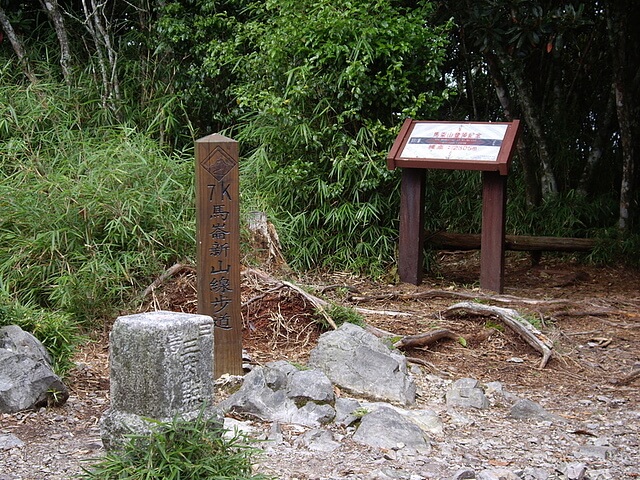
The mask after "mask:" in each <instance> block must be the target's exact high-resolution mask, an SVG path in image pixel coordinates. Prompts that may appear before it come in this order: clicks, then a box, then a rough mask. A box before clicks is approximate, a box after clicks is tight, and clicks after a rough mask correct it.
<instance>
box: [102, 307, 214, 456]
mask: <svg viewBox="0 0 640 480" xmlns="http://www.w3.org/2000/svg"><path fill="white" fill-rule="evenodd" d="M109 341H110V347H111V352H110V369H111V372H110V373H111V387H110V388H111V408H110V409H109V410H107V411H106V412H105V414H104V415H103V417H102V422H101V430H102V441H103V443H104V445H105V447H106V448H107V449H111V448H114V447H116V448H117V446H118V445H119V444H120V443H121V441H122V440H123V437H122V436H123V435H124V434H127V433H131V432H133V433H136V434H141V435H143V434H147V433H149V432H150V431H151V422H149V421H148V420H147V418H152V419H156V420H161V421H170V420H172V419H173V418H174V417H176V416H178V417H181V418H183V419H186V420H190V419H193V418H196V417H197V415H198V414H200V412H201V411H203V409H204V415H205V418H206V419H214V420H215V419H217V416H218V413H217V410H216V409H214V408H213V407H211V403H212V401H213V390H212V388H213V382H212V372H213V320H212V319H211V317H208V316H205V315H194V314H186V313H174V312H163V311H160V312H151V313H142V314H136V315H127V316H123V317H119V318H118V319H117V320H116V322H115V324H114V325H113V329H112V330H111V334H110V337H109Z"/></svg>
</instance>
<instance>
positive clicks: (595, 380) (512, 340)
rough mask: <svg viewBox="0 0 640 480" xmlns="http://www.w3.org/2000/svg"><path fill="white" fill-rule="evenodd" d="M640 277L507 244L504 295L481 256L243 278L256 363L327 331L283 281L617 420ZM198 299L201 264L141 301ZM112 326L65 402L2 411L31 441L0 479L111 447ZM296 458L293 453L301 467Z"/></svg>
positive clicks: (485, 371)
mask: <svg viewBox="0 0 640 480" xmlns="http://www.w3.org/2000/svg"><path fill="white" fill-rule="evenodd" d="M256 271H257V272H258V273H256ZM639 273H640V272H638V271H636V270H630V269H625V268H615V267H595V266H589V265H584V264H581V263H580V262H578V261H575V259H573V258H571V257H568V256H564V257H558V256H544V257H543V258H542V261H541V262H540V264H538V265H536V266H532V264H531V260H530V258H529V257H528V256H527V255H524V254H508V255H507V261H506V275H505V291H504V293H503V294H502V295H498V294H496V293H494V292H483V291H481V290H480V289H479V288H478V283H479V282H478V279H479V275H480V268H479V254H478V253H477V252H453V253H441V254H439V255H438V257H437V258H436V261H435V268H434V271H433V272H430V273H427V274H426V276H425V278H424V281H423V283H422V284H421V285H419V286H413V285H407V284H399V283H397V282H393V281H392V282H373V281H370V280H368V279H366V278H361V277H358V276H354V275H351V274H347V273H343V274H341V273H333V274H331V275H316V276H308V277H305V278H299V277H298V278H296V277H294V276H292V275H290V274H289V273H286V272H285V271H284V270H283V269H276V268H269V267H268V266H265V265H264V264H263V265H262V267H261V270H257V269H255V268H254V269H246V270H245V271H244V273H243V275H242V302H243V307H242V317H243V318H242V321H243V332H242V333H243V347H244V349H245V350H246V351H247V353H248V354H249V355H250V356H251V358H252V359H253V362H254V363H256V364H263V363H266V362H268V361H271V360H277V359H286V360H289V361H292V362H298V363H304V362H305V361H306V359H307V357H308V355H309V352H310V350H311V349H312V348H313V347H314V346H315V345H316V340H317V338H318V336H319V335H320V334H321V333H322V332H323V331H325V330H326V328H327V327H323V326H322V325H321V323H320V322H318V319H319V315H318V313H317V311H316V310H315V309H314V307H313V305H312V304H311V303H310V301H309V299H308V298H305V297H303V296H302V295H301V294H300V293H298V292H296V291H294V290H292V289H291V288H289V287H288V286H287V285H285V284H283V283H281V282H279V280H287V281H289V282H292V283H294V284H295V285H298V286H300V287H303V289H304V291H305V292H308V293H309V294H312V295H314V296H316V297H319V298H321V299H323V300H326V301H330V302H333V303H335V304H337V305H341V306H346V307H353V308H358V309H366V310H365V311H364V313H362V320H363V321H364V322H365V323H366V324H367V325H369V326H372V327H377V328H378V329H382V330H385V331H387V332H391V333H393V335H394V336H397V337H398V338H399V337H402V336H405V335H414V334H421V333H427V332H430V331H433V330H436V329H448V330H450V331H452V332H454V333H455V337H463V338H464V341H456V340H455V339H454V340H450V339H443V340H440V341H437V342H435V343H433V344H429V345H427V346H424V347H420V348H413V349H408V350H406V351H405V354H406V355H407V356H408V357H411V358H412V361H413V362H417V363H419V364H421V365H422V366H423V367H425V368H427V370H429V371H431V373H434V374H435V375H437V376H439V377H441V378H445V379H451V380H456V379H458V378H463V377H472V378H475V379H477V380H480V381H481V382H494V381H500V382H502V383H503V384H504V385H505V387H506V389H507V390H508V391H510V392H513V393H515V394H517V395H520V394H522V396H523V398H529V399H532V400H536V399H545V403H544V405H545V408H548V409H549V410H551V411H554V412H563V414H564V416H565V418H568V419H570V418H573V417H572V416H575V418H576V419H579V417H580V416H581V415H583V414H582V413H580V412H579V411H571V409H570V408H569V410H570V411H569V412H566V410H567V405H568V404H569V400H570V399H575V398H594V399H597V401H598V402H607V403H606V404H607V405H608V407H607V408H609V406H611V408H612V409H613V410H611V412H610V413H611V415H613V416H612V417H611V418H609V420H607V421H611V422H614V421H615V418H616V417H615V415H616V411H617V410H615V409H616V408H618V405H621V406H620V407H619V408H624V409H629V411H633V410H637V409H638V406H639V403H640V395H638V390H639V388H640V343H639V342H638V340H639V339H640V275H639ZM265 274H266V280H265ZM307 297H308V295H307ZM460 301H478V302H481V303H482V304H484V305H491V306H497V307H504V308H510V309H514V310H515V311H516V312H517V313H518V314H520V315H521V316H523V317H525V318H527V319H529V320H531V322H533V323H535V324H536V326H538V327H539V329H540V330H541V331H542V333H543V334H545V335H546V336H547V337H548V338H549V339H550V340H551V341H552V342H553V350H554V352H555V353H554V357H553V358H552V359H551V360H550V361H549V363H548V364H547V365H546V366H545V367H544V368H542V369H541V368H539V366H540V359H541V355H540V354H539V353H538V352H537V351H535V350H534V349H533V348H532V347H531V346H529V345H528V344H527V343H525V342H524V341H523V339H522V338H520V336H519V335H517V334H515V333H514V332H513V331H511V330H510V329H509V328H505V326H504V325H503V324H502V323H501V321H500V320H499V319H498V318H497V317H494V316H478V315H470V314H466V315H465V314H461V313H456V314H453V315H446V314H445V313H446V310H447V309H448V308H449V307H451V306H452V305H454V304H456V303H458V302H460ZM196 308H197V305H196V285H195V272H194V269H193V268H191V267H186V268H183V269H180V271H179V272H178V273H176V274H175V275H172V276H170V277H169V278H168V279H167V280H166V281H164V282H163V283H161V284H160V285H159V286H158V287H157V288H155V289H154V290H153V291H151V292H150V293H149V295H148V296H147V301H146V302H145V304H144V305H143V306H142V310H145V309H147V310H150V309H165V310H173V311H185V312H195V311H196ZM360 311H361V312H362V310H360ZM123 313H130V312H123ZM108 330H109V325H106V326H105V329H104V331H103V332H98V334H97V335H96V337H95V338H94V339H93V340H92V341H90V342H87V343H86V344H85V345H84V346H83V347H82V348H81V349H80V350H79V351H78V353H77V355H76V357H75V362H76V368H74V369H73V370H72V371H71V373H70V375H69V377H68V378H67V379H66V383H67V385H68V386H69V388H70V390H71V397H70V399H69V401H68V402H67V403H66V404H65V405H64V406H63V407H58V408H48V409H41V410H39V411H37V412H20V413H17V414H12V415H7V414H4V415H0V434H4V435H6V434H13V435H15V436H17V437H18V438H19V439H20V440H21V441H22V442H24V446H23V447H21V448H14V449H11V450H7V451H4V452H1V451H0V478H9V479H19V478H20V479H23V480H30V479H34V480H35V479H38V480H43V479H47V480H61V479H69V478H73V477H74V475H75V474H77V472H79V471H80V468H81V465H82V463H83V462H85V463H86V460H87V459H88V458H91V457H93V456H95V455H100V454H101V452H102V448H101V442H100V432H99V420H100V417H101V415H102V412H103V411H104V410H105V409H106V408H107V407H108V406H109V368H108V341H107V339H108ZM603 405H604V404H603ZM614 407H615V408H614ZM607 411H608V410H607ZM279 455H280V454H279ZM298 455H299V453H297V452H294V453H293V454H292V456H291V465H290V466H291V468H292V469H293V467H294V466H295V465H296V464H297V463H298ZM278 462H279V463H280V464H281V463H283V462H284V459H283V457H282V458H281V457H278V458H277V462H276V463H278ZM285 464H286V462H285ZM308 468H312V467H308ZM292 471H293V470H292ZM3 473H4V476H3ZM287 478H288V477H287ZM301 478H302V477H301ZM304 478H307V477H304ZM309 478H311V477H309ZM606 478H610V477H606Z"/></svg>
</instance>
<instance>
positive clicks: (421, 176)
mask: <svg viewBox="0 0 640 480" xmlns="http://www.w3.org/2000/svg"><path fill="white" fill-rule="evenodd" d="M400 187H401V193H400V242H399V246H398V249H399V252H398V274H399V276H400V281H402V282H405V283H412V284H413V285H420V283H421V282H422V264H423V260H424V252H423V246H424V189H425V171H424V169H420V168H403V169H402V183H401V186H400Z"/></svg>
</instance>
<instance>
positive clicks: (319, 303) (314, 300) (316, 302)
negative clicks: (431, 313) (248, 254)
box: [243, 268, 412, 329]
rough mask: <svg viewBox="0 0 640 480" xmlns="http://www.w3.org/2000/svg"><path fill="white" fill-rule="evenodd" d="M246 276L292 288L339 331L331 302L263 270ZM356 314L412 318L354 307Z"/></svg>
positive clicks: (256, 270) (391, 312)
mask: <svg viewBox="0 0 640 480" xmlns="http://www.w3.org/2000/svg"><path fill="white" fill-rule="evenodd" d="M243 274H244V275H253V276H254V277H256V278H258V279H260V280H261V281H263V282H265V283H270V284H272V285H280V286H285V287H287V288H290V289H291V290H295V291H296V292H298V293H299V294H300V295H301V296H302V297H303V298H305V299H306V300H308V301H309V302H310V303H311V304H312V305H313V306H314V307H316V308H317V309H318V311H319V312H320V314H321V315H322V316H323V317H324V318H325V319H326V320H327V322H328V323H329V325H331V327H332V328H334V329H337V328H338V327H337V325H336V324H335V322H334V321H333V319H331V317H330V316H329V315H328V314H327V312H326V309H327V308H330V307H331V306H332V305H331V303H330V302H328V301H326V300H323V299H322V298H319V297H316V296H315V295H313V294H311V293H309V292H306V291H304V290H303V289H302V288H300V287H298V286H297V285H295V284H293V283H291V282H287V281H285V280H278V279H277V278H274V277H272V276H271V275H269V274H268V273H266V272H264V271H262V270H258V269H256V268H248V269H246V270H245V271H244V272H243ZM353 309H354V310H355V311H356V312H358V313H361V314H364V315H386V316H392V317H401V316H411V315H412V314H410V313H405V312H394V311H389V310H369V309H366V308H358V307H354V308H353Z"/></svg>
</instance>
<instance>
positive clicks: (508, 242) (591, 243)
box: [424, 232, 597, 252]
mask: <svg viewBox="0 0 640 480" xmlns="http://www.w3.org/2000/svg"><path fill="white" fill-rule="evenodd" d="M424 241H425V244H426V245H430V246H432V247H433V248H435V249H440V250H479V249H480V235H479V234H470V233H450V232H427V233H426V234H425V238H424ZM596 245H597V240H595V239H593V238H564V237H532V236H527V235H506V236H505V242H504V248H505V250H513V251H520V252H590V251H592V250H593V249H594V248H595V247H596Z"/></svg>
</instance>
